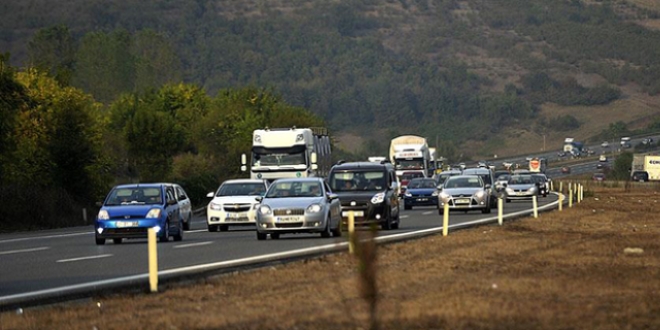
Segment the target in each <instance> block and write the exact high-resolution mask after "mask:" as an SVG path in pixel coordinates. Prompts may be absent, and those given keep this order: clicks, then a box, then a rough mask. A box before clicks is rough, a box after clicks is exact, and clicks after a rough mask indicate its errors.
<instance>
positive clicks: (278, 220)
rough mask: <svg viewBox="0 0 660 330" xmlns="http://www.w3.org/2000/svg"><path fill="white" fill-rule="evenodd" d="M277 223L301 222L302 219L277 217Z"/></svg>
mask: <svg viewBox="0 0 660 330" xmlns="http://www.w3.org/2000/svg"><path fill="white" fill-rule="evenodd" d="M276 219H277V222H299V221H302V220H301V219H300V217H277V218H276Z"/></svg>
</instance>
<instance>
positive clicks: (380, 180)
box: [328, 162, 400, 230]
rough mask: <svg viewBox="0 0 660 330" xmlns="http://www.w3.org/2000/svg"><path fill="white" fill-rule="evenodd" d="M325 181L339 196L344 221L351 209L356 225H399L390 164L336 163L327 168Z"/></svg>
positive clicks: (387, 226)
mask: <svg viewBox="0 0 660 330" xmlns="http://www.w3.org/2000/svg"><path fill="white" fill-rule="evenodd" d="M328 184H329V185H330V189H332V192H333V193H335V194H337V196H338V197H339V201H340V202H341V208H342V219H343V221H344V222H347V220H348V212H349V211H353V212H354V215H355V223H356V224H357V225H360V224H370V223H376V224H379V225H380V226H381V227H382V228H383V229H386V230H389V229H397V228H399V222H400V220H399V213H400V211H399V196H398V188H399V187H398V183H397V179H396V172H395V170H394V166H393V165H392V164H391V163H386V162H383V163H370V162H351V163H338V164H337V165H335V166H333V167H332V169H330V173H329V174H328Z"/></svg>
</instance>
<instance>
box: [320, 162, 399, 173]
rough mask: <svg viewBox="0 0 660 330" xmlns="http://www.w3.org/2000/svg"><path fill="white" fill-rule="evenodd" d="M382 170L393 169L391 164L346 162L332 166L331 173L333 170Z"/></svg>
mask: <svg viewBox="0 0 660 330" xmlns="http://www.w3.org/2000/svg"><path fill="white" fill-rule="evenodd" d="M383 168H390V169H394V166H392V163H387V162H385V163H374V162H348V163H339V164H336V165H334V166H332V169H331V171H334V170H338V171H339V170H341V171H343V170H355V169H365V170H382V169H383Z"/></svg>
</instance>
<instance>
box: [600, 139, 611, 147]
mask: <svg viewBox="0 0 660 330" xmlns="http://www.w3.org/2000/svg"><path fill="white" fill-rule="evenodd" d="M600 146H601V147H603V148H609V147H610V144H609V143H608V142H607V141H605V142H603V143H601V144H600Z"/></svg>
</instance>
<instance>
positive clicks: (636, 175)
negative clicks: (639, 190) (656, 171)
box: [630, 171, 649, 182]
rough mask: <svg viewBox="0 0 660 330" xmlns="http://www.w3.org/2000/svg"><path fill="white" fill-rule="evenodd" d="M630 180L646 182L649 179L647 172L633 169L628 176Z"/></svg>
mask: <svg viewBox="0 0 660 330" xmlns="http://www.w3.org/2000/svg"><path fill="white" fill-rule="evenodd" d="M630 180H632V181H639V182H647V181H649V173H648V172H646V171H634V172H632V175H631V176H630Z"/></svg>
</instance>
